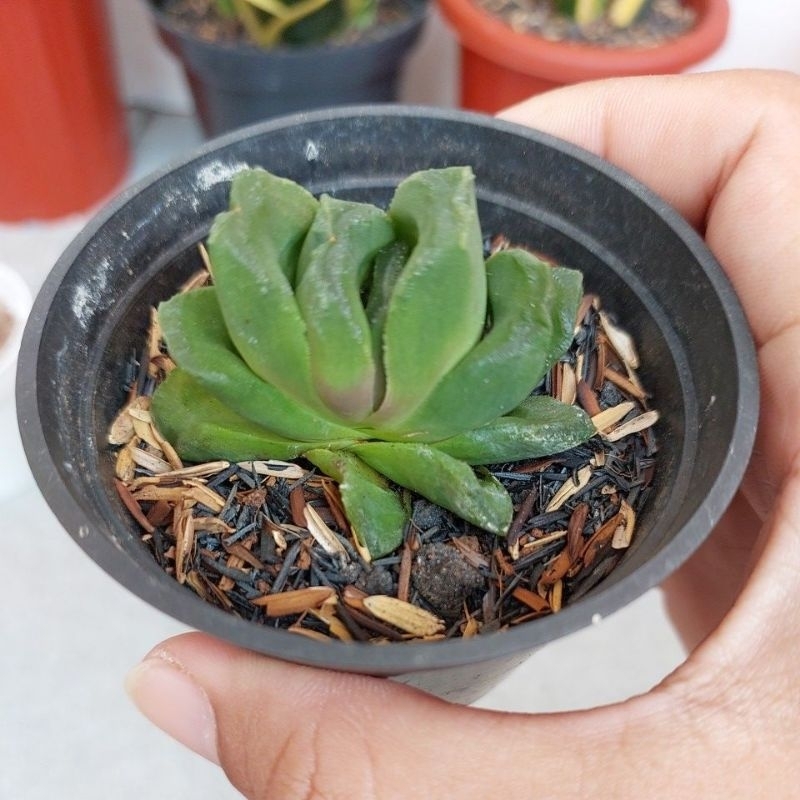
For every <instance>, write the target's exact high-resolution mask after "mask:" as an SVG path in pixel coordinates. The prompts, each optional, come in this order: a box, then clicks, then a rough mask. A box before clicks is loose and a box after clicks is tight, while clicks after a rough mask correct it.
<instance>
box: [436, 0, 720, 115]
mask: <svg viewBox="0 0 800 800" xmlns="http://www.w3.org/2000/svg"><path fill="white" fill-rule="evenodd" d="M438 2H439V7H440V8H441V10H442V12H443V14H444V17H445V19H446V20H447V21H448V22H449V24H450V25H451V26H452V28H453V29H454V31H455V34H456V37H457V39H458V40H459V44H460V48H459V49H460V58H461V66H460V92H461V104H462V106H464V107H465V108H471V109H476V110H480V111H487V112H492V113H493V112H495V111H498V110H500V109H501V108H504V107H506V106H508V105H512V104H514V103H517V102H519V101H521V100H524V99H525V98H526V97H530V96H531V95H534V94H538V93H540V92H544V91H547V90H548V89H553V88H555V87H557V86H561V85H564V84H569V83H577V82H579V81H585V80H594V79H598V78H606V77H612V76H616V75H648V74H667V73H673V72H681V71H683V70H685V69H686V68H687V67H689V66H691V65H692V64H695V63H697V62H699V61H702V60H703V59H704V58H707V57H708V56H710V55H711V54H712V53H713V52H714V51H715V50H716V49H717V48H718V47H719V46H720V44H721V43H722V41H723V40H724V38H725V34H726V32H727V27H728V15H729V10H728V2H727V0H685V3H684V5H685V6H686V8H687V9H688V10H689V11H690V12H694V22H693V24H692V25H691V26H690V27H689V28H688V29H687V30H686V31H685V32H683V33H680V34H678V35H675V36H672V37H670V38H666V39H664V40H663V41H660V42H653V41H643V40H637V37H636V36H629V35H626V34H625V29H628V31H629V32H630V30H632V28H631V26H633V25H635V24H637V20H639V21H641V20H642V18H643V17H645V16H646V15H647V14H648V13H649V12H650V11H652V10H653V8H654V3H653V0H649V1H648V0H540V2H538V3H536V4H534V6H535V8H536V9H537V17H538V18H539V19H549V18H554V19H555V23H556V24H555V25H554V26H553V28H552V29H548V30H546V31H543V32H539V33H537V32H536V31H535V30H534V29H526V28H527V25H523V24H522V23H521V22H519V19H520V18H519V17H517V18H515V17H514V16H513V14H514V13H515V12H514V11H513V10H510V9H512V8H516V7H513V6H512V3H513V0H512V2H508V3H502V2H501V3H498V4H496V5H493V6H490V5H489V4H488V3H486V2H483V0H438ZM490 8H491V9H497V10H496V11H495V10H489V9H490ZM503 10H505V12H508V13H507V15H505V16H504V15H503ZM516 13H517V14H519V13H523V12H520V11H519V9H517V10H516ZM508 14H510V15H508ZM559 17H560V20H559V19H558V18H559ZM512 23H513V24H512ZM608 31H617V32H619V31H622V32H623V33H622V34H621V35H620V36H619V37H618V38H619V41H617V42H616V43H615V44H614V46H608V44H605V43H602V42H600V41H598V39H601V38H603V35H605V33H607V32H608ZM584 33H585V34H586V35H583V34H584Z"/></svg>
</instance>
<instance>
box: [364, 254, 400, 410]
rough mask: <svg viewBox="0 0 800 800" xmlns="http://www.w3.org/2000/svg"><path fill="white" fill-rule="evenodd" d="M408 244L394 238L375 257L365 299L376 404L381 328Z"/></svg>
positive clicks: (380, 388)
mask: <svg viewBox="0 0 800 800" xmlns="http://www.w3.org/2000/svg"><path fill="white" fill-rule="evenodd" d="M408 253H409V247H408V244H406V242H400V241H395V242H393V243H392V244H391V245H389V247H385V248H384V249H383V250H381V252H380V253H378V255H377V256H376V257H375V264H374V266H373V268H372V282H371V284H370V287H369V294H368V296H367V302H366V312H367V320H368V322H369V327H370V334H371V336H372V353H373V358H374V359H375V364H376V365H378V367H379V368H378V369H376V370H375V398H376V404H380V402H381V400H382V399H383V395H384V393H385V391H386V380H385V376H384V374H383V329H384V327H385V325H386V314H387V313H388V311H389V301H390V300H391V297H392V291H394V285H395V283H396V282H397V278H398V276H399V275H400V273H401V271H402V269H403V266H404V265H405V263H406V261H407V260H408Z"/></svg>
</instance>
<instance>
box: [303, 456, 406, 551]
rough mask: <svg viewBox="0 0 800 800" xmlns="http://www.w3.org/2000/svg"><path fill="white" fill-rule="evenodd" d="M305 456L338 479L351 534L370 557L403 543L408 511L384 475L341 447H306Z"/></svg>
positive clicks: (327, 473) (393, 548)
mask: <svg viewBox="0 0 800 800" xmlns="http://www.w3.org/2000/svg"><path fill="white" fill-rule="evenodd" d="M305 457H306V458H307V459H308V460H309V461H310V462H311V463H312V464H314V465H316V466H317V467H319V468H320V469H321V470H322V471H323V472H324V473H325V474H326V475H329V476H330V477H331V478H333V479H334V480H335V481H337V482H338V484H339V493H340V494H341V497H342V504H343V505H344V510H345V512H346V514H347V519H348V522H349V523H350V526H351V528H352V529H353V534H354V535H355V537H356V539H357V540H358V542H359V544H360V545H361V546H362V547H365V548H366V549H367V551H368V552H369V554H370V555H371V556H372V558H380V557H381V556H385V555H386V554H387V553H391V552H392V551H393V550H395V549H396V548H398V547H399V546H400V545H401V544H402V543H403V532H404V529H405V526H406V522H407V521H408V515H407V513H406V511H405V509H404V508H403V504H402V503H401V502H400V498H399V497H398V495H397V492H395V491H394V490H393V489H391V488H390V487H389V486H388V485H387V482H386V480H385V479H384V478H383V476H381V475H380V474H378V473H377V472H376V471H375V470H374V469H372V468H371V467H368V466H367V465H366V464H365V463H364V462H363V461H362V460H361V459H360V458H358V456H356V455H355V454H353V453H349V452H347V451H344V450H336V451H332V450H324V449H316V450H309V451H308V452H307V453H306V454H305Z"/></svg>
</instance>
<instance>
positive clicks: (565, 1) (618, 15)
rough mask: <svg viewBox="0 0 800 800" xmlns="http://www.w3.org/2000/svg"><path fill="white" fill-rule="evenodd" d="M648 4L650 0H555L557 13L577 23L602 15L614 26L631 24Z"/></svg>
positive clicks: (621, 26) (585, 23)
mask: <svg viewBox="0 0 800 800" xmlns="http://www.w3.org/2000/svg"><path fill="white" fill-rule="evenodd" d="M649 4H650V0H555V6H556V9H557V10H558V11H559V13H561V14H564V15H565V16H568V17H571V18H572V19H574V20H575V22H576V23H577V24H578V25H581V26H584V25H590V24H591V23H593V22H595V21H596V20H598V19H600V18H601V17H602V16H604V15H605V16H606V18H607V19H608V21H609V22H610V23H611V24H612V25H613V26H614V27H615V28H627V27H628V26H630V25H632V24H633V23H634V22H635V21H636V20H637V19H639V17H640V16H641V15H642V12H643V11H644V10H645V9H646V8H647V6H648V5H649Z"/></svg>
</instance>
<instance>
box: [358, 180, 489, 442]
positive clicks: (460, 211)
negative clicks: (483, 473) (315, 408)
mask: <svg viewBox="0 0 800 800" xmlns="http://www.w3.org/2000/svg"><path fill="white" fill-rule="evenodd" d="M474 184H475V177H474V175H473V173H472V170H471V169H470V168H469V167H450V168H447V169H437V170H428V171H426V172H417V173H415V174H413V175H411V176H410V177H409V178H407V179H406V180H405V181H403V182H402V183H401V184H400V185H399V186H398V187H397V191H396V192H395V195H394V198H393V199H392V202H391V204H390V206H389V216H390V217H391V218H392V221H393V222H394V225H395V229H396V231H397V233H398V238H399V239H400V240H401V241H403V242H405V243H407V244H408V245H409V247H410V248H411V253H410V255H409V258H408V260H407V261H406V263H405V265H404V267H403V269H402V271H401V272H400V274H399V276H398V277H397V280H396V282H395V286H394V290H393V292H392V296H391V300H390V302H389V306H388V309H387V312H386V319H385V325H384V332H383V364H384V371H385V376H386V394H385V397H384V399H383V403H382V404H381V407H380V408H379V409H378V411H377V413H376V414H375V415H374V418H373V419H372V420H370V421H369V424H372V425H375V426H376V427H380V428H387V427H391V423H392V421H393V420H395V419H398V418H403V417H406V416H408V414H409V413H410V412H411V411H413V410H414V409H415V408H416V407H417V406H419V405H420V403H422V401H423V400H424V399H425V398H426V397H427V396H428V395H429V394H430V393H431V391H433V389H434V387H435V386H436V384H437V383H438V382H439V380H440V379H441V376H442V375H443V374H445V373H446V372H447V371H448V370H450V369H451V368H452V367H453V366H455V365H456V364H457V363H458V362H459V361H460V360H461V359H462V358H463V357H464V355H466V353H467V352H469V350H470V349H471V348H472V347H473V345H474V344H475V342H476V341H477V340H478V338H479V337H480V335H481V333H482V331H483V327H484V322H485V317H486V272H485V268H484V263H483V243H482V238H481V229H480V222H479V220H478V209H477V203H476V199H475V185H474Z"/></svg>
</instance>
